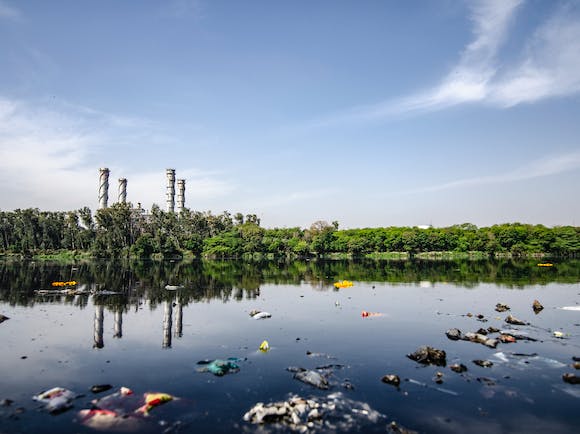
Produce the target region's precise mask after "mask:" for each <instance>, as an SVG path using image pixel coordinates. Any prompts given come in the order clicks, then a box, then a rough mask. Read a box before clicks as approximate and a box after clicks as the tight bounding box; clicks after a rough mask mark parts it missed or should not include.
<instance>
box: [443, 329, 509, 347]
mask: <svg viewBox="0 0 580 434" xmlns="http://www.w3.org/2000/svg"><path fill="white" fill-rule="evenodd" d="M480 331H482V332H485V333H471V332H468V333H465V334H463V333H461V330H459V329H449V330H447V331H446V332H445V334H446V335H447V337H448V338H449V339H451V340H452V341H458V340H463V341H470V342H476V343H478V344H483V345H485V346H486V347H490V348H495V347H497V344H498V340H497V339H493V338H489V337H487V330H484V329H480V330H478V332H480Z"/></svg>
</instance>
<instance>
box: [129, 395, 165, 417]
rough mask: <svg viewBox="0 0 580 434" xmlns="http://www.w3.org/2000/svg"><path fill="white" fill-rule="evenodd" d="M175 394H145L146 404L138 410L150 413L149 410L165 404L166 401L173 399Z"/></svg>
mask: <svg viewBox="0 0 580 434" xmlns="http://www.w3.org/2000/svg"><path fill="white" fill-rule="evenodd" d="M172 400H173V396H171V395H169V394H167V393H146V394H145V405H143V406H141V407H139V408H138V409H137V410H136V412H138V413H144V414H149V410H152V409H153V408H155V407H158V406H160V405H161V404H165V403H166V402H169V401H172Z"/></svg>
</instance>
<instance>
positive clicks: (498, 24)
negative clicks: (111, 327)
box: [0, 0, 580, 228]
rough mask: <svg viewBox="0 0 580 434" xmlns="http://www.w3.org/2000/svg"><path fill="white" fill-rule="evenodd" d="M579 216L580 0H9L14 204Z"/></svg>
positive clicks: (0, 141) (6, 127)
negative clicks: (102, 175)
mask: <svg viewBox="0 0 580 434" xmlns="http://www.w3.org/2000/svg"><path fill="white" fill-rule="evenodd" d="M99 167H108V168H109V169H110V170H111V177H110V193H109V197H110V200H109V203H112V202H114V201H115V200H116V197H117V193H116V192H117V178H121V177H124V178H127V179H128V188H127V190H128V200H129V201H131V202H133V203H134V204H136V203H137V202H140V203H142V204H143V206H144V207H145V208H147V209H149V208H150V207H151V205H152V204H153V203H157V204H159V205H160V206H161V207H162V208H164V203H165V169H166V168H175V169H176V172H177V178H185V179H186V181H187V184H186V206H187V207H188V208H190V209H193V210H200V211H207V210H211V211H212V212H214V213H220V212H222V211H224V210H228V211H231V212H238V211H239V212H242V213H244V214H246V213H255V214H257V215H258V216H259V217H260V218H261V219H262V224H263V226H266V227H292V226H301V227H308V226H309V225H310V224H311V223H312V222H314V221H316V220H327V221H333V220H338V221H339V223H340V226H341V227H342V228H349V227H377V226H391V225H396V226H403V225H405V226H413V225H424V224H432V225H434V226H448V225H452V224H457V223H463V222H471V223H474V224H476V225H478V226H487V225H492V224H495V223H505V222H516V221H518V222H524V223H534V224H535V223H542V224H545V225H548V226H553V225H566V224H574V225H580V200H579V196H578V187H580V1H572V0H569V1H557V0H554V1H543V0H489V1H477V0H474V1H465V2H463V1H459V0H454V1H452V0H437V1H435V0H434V1H418V0H412V1H405V2H396V1H365V2H354V1H330V0H328V1H316V2H312V1H306V0H305V1H295V2H272V1H265V0H264V1H248V2H239V1H220V0H211V1H210V0H167V1H161V0H159V1H152V0H146V1H122V2H120V1H114V0H109V1H107V0H104V1H99V2H90V1H78V0H69V1H66V0H59V1H55V2H46V1H41V0H36V1H32V0H30V1H28V0H19V1H16V0H0V209H2V210H13V209H16V208H28V207H38V208H40V209H43V210H69V209H77V208H80V207H82V206H89V207H91V208H92V209H93V210H95V209H96V208H97V205H98V198H97V185H98V169H99Z"/></svg>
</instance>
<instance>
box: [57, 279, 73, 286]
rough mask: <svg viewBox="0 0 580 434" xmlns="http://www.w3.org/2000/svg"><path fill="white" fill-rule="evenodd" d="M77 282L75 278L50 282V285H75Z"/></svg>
mask: <svg viewBox="0 0 580 434" xmlns="http://www.w3.org/2000/svg"><path fill="white" fill-rule="evenodd" d="M76 284H77V282H76V281H75V280H70V281H68V282H52V283H51V285H52V286H75V285H76Z"/></svg>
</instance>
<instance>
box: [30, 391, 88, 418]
mask: <svg viewBox="0 0 580 434" xmlns="http://www.w3.org/2000/svg"><path fill="white" fill-rule="evenodd" d="M75 398H77V394H76V393H74V392H72V391H70V390H68V389H65V388H64V387H53V388H52V389H48V390H45V391H44V392H41V393H39V394H38V395H34V396H33V397H32V399H33V400H35V401H38V402H41V403H43V404H44V408H45V410H47V411H48V412H49V413H62V412H64V411H66V410H68V409H69V408H71V407H72V401H73V399H75Z"/></svg>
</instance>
